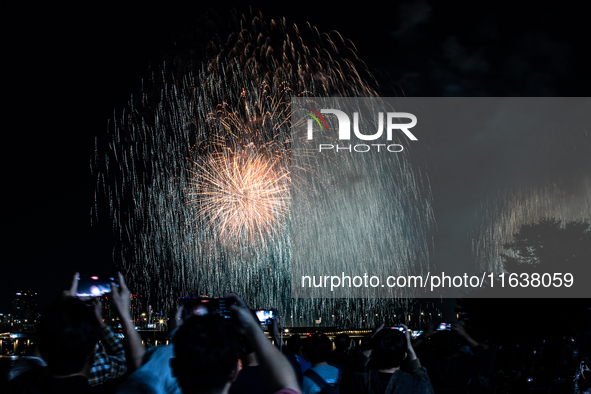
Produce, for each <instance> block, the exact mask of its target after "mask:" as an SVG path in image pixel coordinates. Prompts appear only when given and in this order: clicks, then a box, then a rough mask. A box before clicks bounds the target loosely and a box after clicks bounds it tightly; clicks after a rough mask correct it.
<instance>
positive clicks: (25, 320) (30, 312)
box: [12, 291, 39, 331]
mask: <svg viewBox="0 0 591 394" xmlns="http://www.w3.org/2000/svg"><path fill="white" fill-rule="evenodd" d="M12 312H13V313H12V320H13V323H14V328H16V329H17V330H22V331H34V329H35V323H36V322H37V320H38V319H39V307H38V304H37V293H35V292H33V291H19V292H16V293H14V299H13V301H12Z"/></svg>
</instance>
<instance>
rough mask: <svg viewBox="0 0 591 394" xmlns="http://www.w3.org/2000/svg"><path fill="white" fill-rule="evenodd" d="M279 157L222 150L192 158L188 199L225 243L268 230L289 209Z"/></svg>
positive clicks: (262, 238)
mask: <svg viewBox="0 0 591 394" xmlns="http://www.w3.org/2000/svg"><path fill="white" fill-rule="evenodd" d="M282 164H283V163H282V162H281V159H280V158H277V157H267V156H266V155H264V154H260V153H242V154H238V155H234V154H231V153H227V152H226V153H220V154H213V155H209V156H207V157H206V158H205V159H202V160H201V163H197V162H195V170H194V171H192V173H193V178H192V179H191V181H190V186H191V189H192V190H191V192H189V193H188V196H189V198H190V201H189V203H190V204H192V205H195V206H196V207H197V218H198V219H200V220H203V221H204V222H205V223H207V225H208V227H213V228H214V230H215V231H216V232H217V233H218V235H219V237H220V238H221V239H223V240H224V241H226V242H228V243H233V242H238V241H240V240H241V241H245V242H249V243H251V242H254V241H255V240H257V239H258V240H260V241H262V242H263V243H264V242H265V238H266V237H267V236H272V235H273V234H274V233H275V232H276V231H277V230H279V227H280V226H281V221H282V219H283V218H284V217H285V216H286V215H287V212H288V206H287V204H288V200H289V184H290V179H289V172H288V171H287V169H286V168H285V167H284V166H283V165H282Z"/></svg>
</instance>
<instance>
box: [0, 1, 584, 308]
mask: <svg viewBox="0 0 591 394" xmlns="http://www.w3.org/2000/svg"><path fill="white" fill-rule="evenodd" d="M454 3H455V4H457V5H454V6H451V7H450V6H449V3H448V2H446V4H445V5H444V3H443V2H434V1H417V2H397V1H392V2H388V4H387V5H384V3H381V4H380V5H377V4H378V3H377V2H365V1H364V2H359V3H355V6H352V5H347V6H345V5H344V4H345V3H339V4H340V5H335V6H334V7H325V6H322V7H320V8H319V6H318V2H310V3H306V2H277V4H273V5H269V4H265V5H255V6H253V9H255V10H256V9H258V10H261V11H262V12H263V16H265V17H266V18H271V17H274V16H276V15H280V16H285V17H286V18H287V20H288V21H290V22H293V23H296V24H303V23H305V22H306V21H309V22H310V23H311V24H312V25H315V26H317V27H318V28H319V30H320V31H330V30H337V31H339V32H340V33H341V34H342V35H343V36H344V37H347V38H350V39H351V40H352V41H353V42H354V43H355V45H356V46H357V49H358V51H359V54H360V57H361V58H362V59H363V60H364V61H365V62H366V63H367V64H368V66H369V67H370V69H371V70H373V71H374V73H375V74H376V76H378V78H379V80H380V82H381V89H382V95H384V96H392V95H406V96H468V97H470V96H477V97H485V96H521V97H529V96H583V97H584V96H588V95H589V92H590V91H591V86H590V78H589V76H588V63H587V57H588V49H589V43H588V38H589V31H588V21H586V20H585V15H586V14H585V13H584V12H583V11H582V10H581V9H577V8H576V7H578V5H575V4H577V3H575V2H573V3H572V4H573V5H570V6H569V5H568V3H567V2H560V3H559V5H560V9H558V8H557V7H552V8H549V7H546V8H541V6H540V3H539V2H531V5H521V6H516V5H515V4H516V2H503V1H494V2H493V1H485V2H470V3H468V2H466V4H462V5H460V4H461V3H457V2H454ZM186 4H193V5H186ZM186 4H184V3H182V2H181V3H176V2H172V3H170V4H169V2H167V5H162V6H159V7H156V6H152V5H150V6H148V5H147V3H145V2H144V3H139V2H138V3H137V5H135V6H134V5H125V6H122V5H121V4H119V3H115V2H113V3H105V2H101V3H73V2H67V3H57V2H56V3H50V2H39V1H35V2H22V1H5V2H3V3H2V6H1V9H0V25H1V29H2V51H3V56H2V70H3V72H2V75H3V82H4V89H3V93H4V97H5V100H4V104H3V106H2V109H3V111H2V112H3V118H4V120H5V122H4V127H3V135H4V139H3V144H2V146H3V148H4V149H3V151H4V154H3V155H2V169H3V180H4V187H3V188H2V190H3V194H4V195H5V197H4V198H3V200H2V204H3V208H4V209H2V211H1V215H2V225H3V226H2V233H3V237H2V240H3V251H4V253H3V256H2V260H1V261H2V271H1V274H0V312H1V311H6V312H9V311H10V302H11V294H12V293H14V292H15V291H19V290H33V291H37V292H38V293H40V298H41V301H42V303H43V302H44V300H45V301H47V300H50V299H52V298H53V297H54V295H55V294H57V292H59V291H61V290H62V289H64V288H65V287H66V286H67V283H68V281H69V280H70V278H71V275H72V274H73V273H74V272H75V271H80V272H81V273H82V274H86V275H91V274H98V275H101V274H105V275H107V274H111V273H114V272H116V270H117V268H116V266H115V264H114V263H113V261H112V257H111V251H112V249H113V245H114V243H115V242H116V240H115V239H114V237H113V236H112V235H111V234H112V230H111V224H110V223H109V221H108V220H102V221H100V222H98V223H91V213H90V212H91V207H92V204H93V202H94V184H93V179H92V176H91V173H90V159H91V155H92V153H93V150H94V139H95V136H97V135H103V134H104V133H105V130H106V128H107V122H108V119H110V118H112V117H113V114H114V113H118V114H119V113H120V112H121V110H122V109H123V107H124V106H125V103H126V102H127V100H128V99H129V97H130V95H131V94H132V93H139V92H140V89H141V80H142V78H145V77H147V76H148V75H149V74H148V66H149V64H150V62H152V63H157V62H158V61H159V59H162V58H163V56H164V54H166V53H168V52H170V51H171V50H172V37H173V34H174V32H175V31H177V29H179V28H188V29H191V28H193V27H194V25H195V21H196V20H197V17H198V16H199V15H201V14H203V13H204V12H205V11H206V10H207V9H208V8H209V7H214V8H215V10H216V11H217V13H218V16H219V17H220V19H221V20H223V16H224V15H226V14H227V13H228V11H229V9H230V7H231V5H229V4H225V3H224V2H213V3H212V4H203V5H202V2H186ZM198 4H199V5H198ZM258 4H261V3H258ZM240 7H242V8H238V9H239V10H240V11H242V10H244V9H245V8H244V6H240ZM99 209H104V210H106V209H107V207H99ZM105 219H106V218H105Z"/></svg>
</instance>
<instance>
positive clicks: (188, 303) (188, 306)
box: [179, 297, 230, 319]
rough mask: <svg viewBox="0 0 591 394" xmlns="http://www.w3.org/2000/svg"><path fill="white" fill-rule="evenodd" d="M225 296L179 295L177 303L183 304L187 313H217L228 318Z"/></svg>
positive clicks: (200, 314)
mask: <svg viewBox="0 0 591 394" xmlns="http://www.w3.org/2000/svg"><path fill="white" fill-rule="evenodd" d="M226 302H227V300H226V299H225V298H222V297H219V298H208V297H179V303H180V304H181V305H184V307H185V310H186V311H187V312H188V313H192V314H193V315H197V316H204V315H207V314H209V313H217V314H219V315H220V316H222V317H223V318H225V319H229V318H230V310H229V309H228V307H229V305H228V304H227V303H226Z"/></svg>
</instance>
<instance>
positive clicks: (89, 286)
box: [76, 275, 119, 297]
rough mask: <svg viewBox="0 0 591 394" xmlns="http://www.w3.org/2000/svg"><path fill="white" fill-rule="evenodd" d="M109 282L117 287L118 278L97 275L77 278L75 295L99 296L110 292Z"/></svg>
mask: <svg viewBox="0 0 591 394" xmlns="http://www.w3.org/2000/svg"><path fill="white" fill-rule="evenodd" d="M111 282H114V283H115V285H116V286H117V287H119V279H118V278H115V277H103V276H101V277H98V276H96V275H94V276H89V277H82V278H78V292H77V293H76V296H77V297H100V296H102V295H104V294H105V293H109V292H111Z"/></svg>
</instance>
